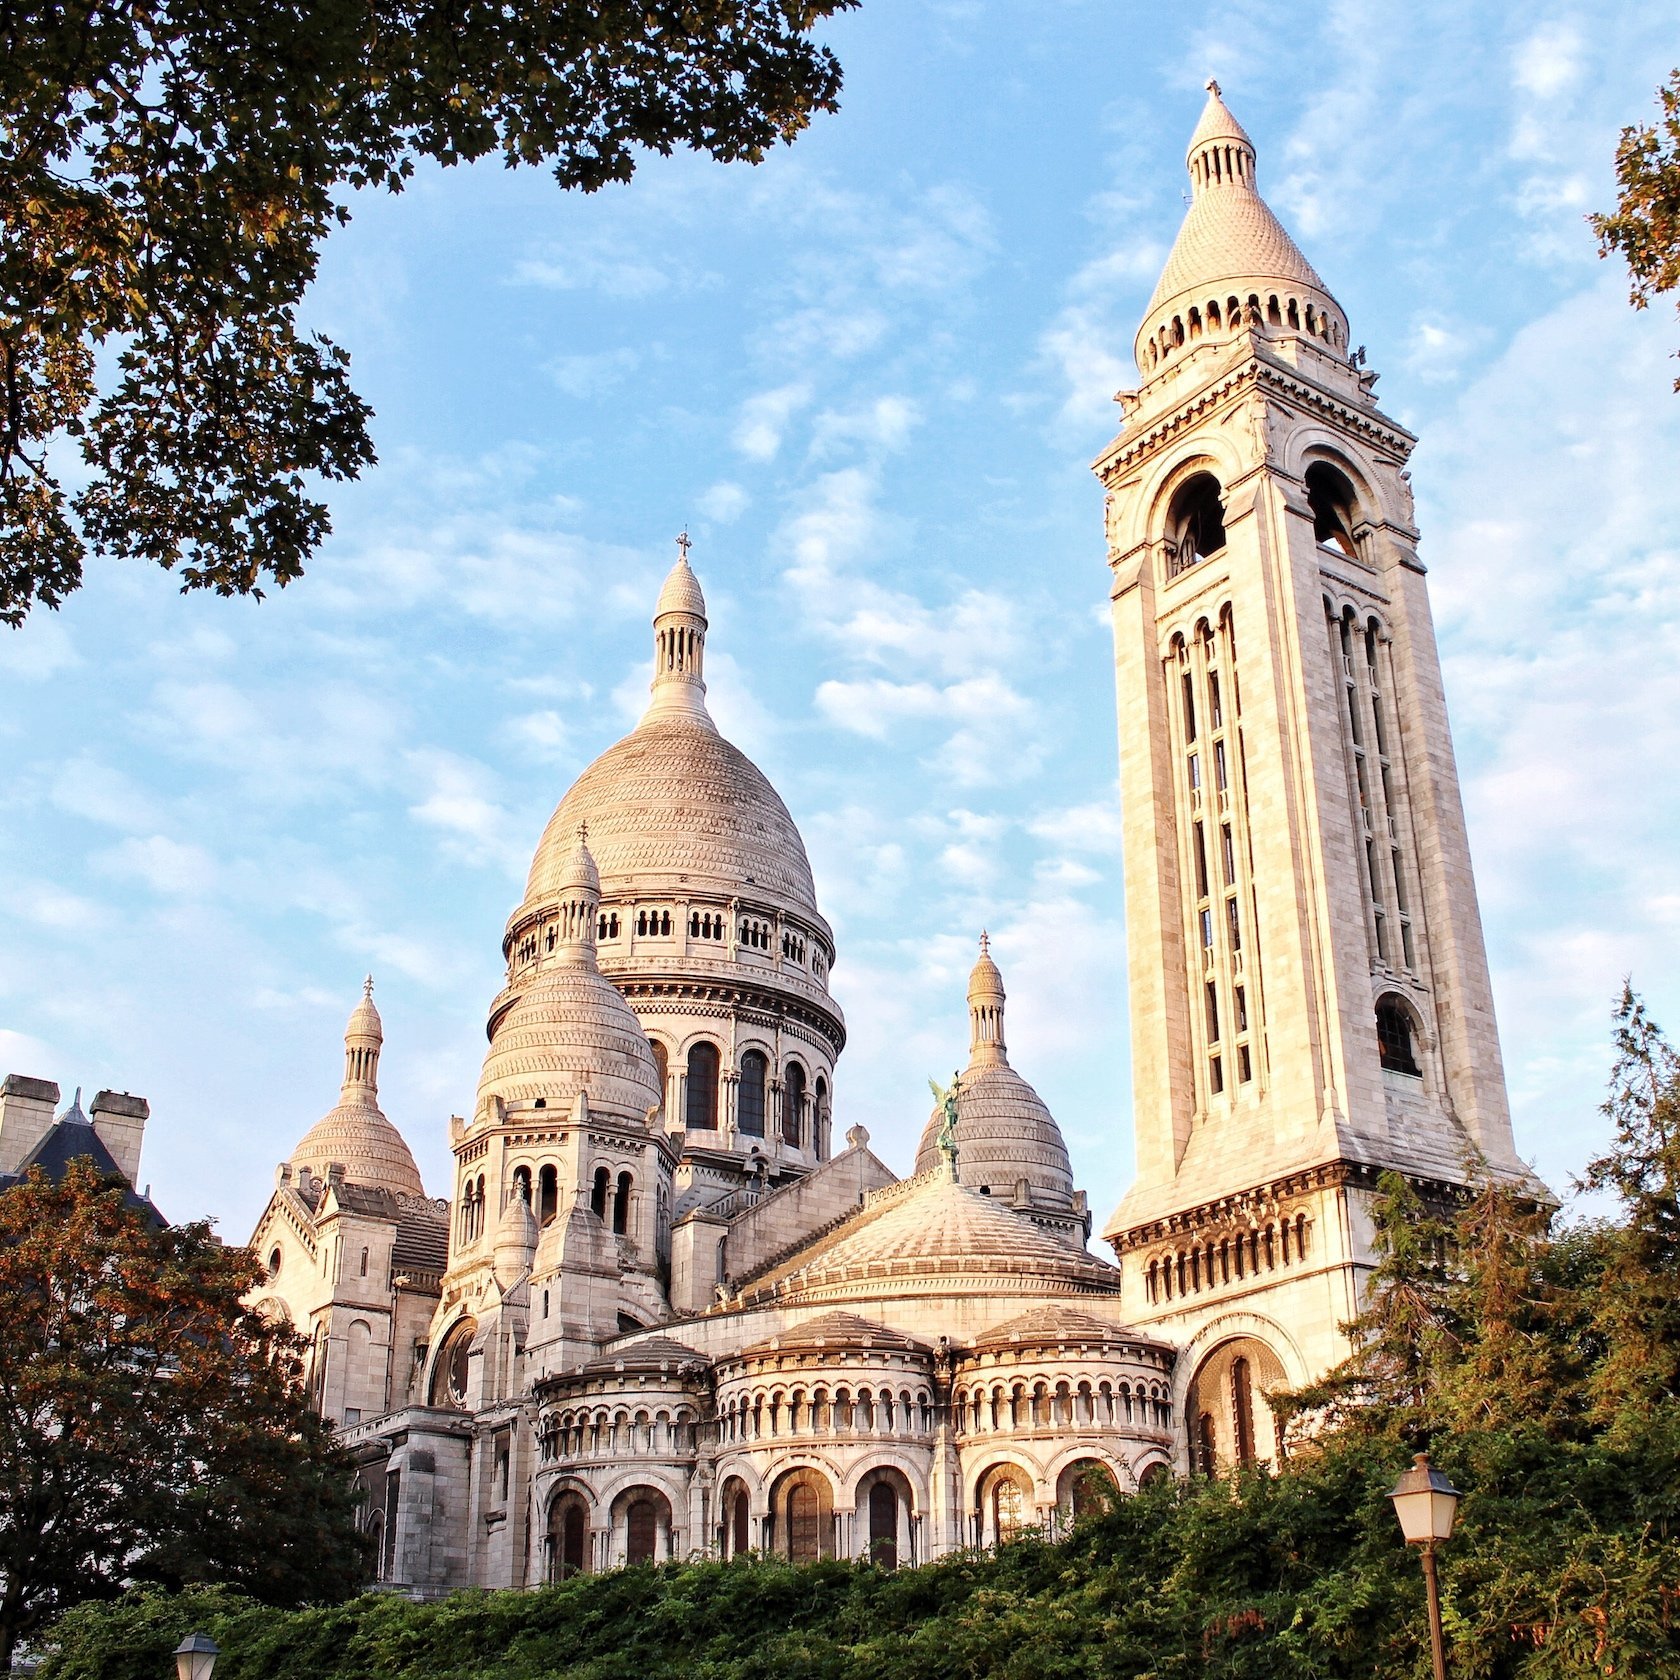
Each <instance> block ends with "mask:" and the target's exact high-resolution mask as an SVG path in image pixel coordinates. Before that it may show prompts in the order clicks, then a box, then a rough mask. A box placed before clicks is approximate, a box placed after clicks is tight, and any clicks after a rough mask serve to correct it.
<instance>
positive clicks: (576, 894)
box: [554, 823, 601, 969]
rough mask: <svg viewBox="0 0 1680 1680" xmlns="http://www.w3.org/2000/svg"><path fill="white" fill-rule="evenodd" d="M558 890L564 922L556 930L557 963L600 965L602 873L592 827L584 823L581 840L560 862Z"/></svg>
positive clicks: (556, 885)
mask: <svg viewBox="0 0 1680 1680" xmlns="http://www.w3.org/2000/svg"><path fill="white" fill-rule="evenodd" d="M555 891H556V893H557V894H558V896H559V899H560V921H559V924H558V926H557V928H556V929H555V945H554V956H555V960H556V961H557V962H560V963H570V964H573V965H574V966H577V967H582V968H590V969H592V968H594V967H595V966H596V950H595V937H596V931H597V930H596V926H595V920H596V917H597V916H598V915H599V914H600V911H601V872H600V870H598V869H597V868H596V867H595V859H594V857H593V855H592V854H591V852H590V850H589V824H588V823H580V824H579V825H578V831H577V841H576V843H575V844H574V845H573V847H572V849H571V851H570V852H568V853H567V854H566V856H565V857H564V858H563V859H562V860H561V862H560V872H559V879H558V880H557V881H556V883H555Z"/></svg>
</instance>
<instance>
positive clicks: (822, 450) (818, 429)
mask: <svg viewBox="0 0 1680 1680" xmlns="http://www.w3.org/2000/svg"><path fill="white" fill-rule="evenodd" d="M920 418H921V416H920V413H919V411H918V409H917V406H916V404H915V403H913V402H911V401H910V400H909V398H907V397H877V398H875V399H874V401H872V402H868V403H865V404H863V405H861V406H859V407H856V408H852V409H848V410H845V411H839V410H835V409H828V410H825V411H824V412H823V413H821V414H819V415H818V416H817V419H816V424H815V426H814V427H813V429H812V438H811V453H812V455H813V456H814V457H815V458H817V459H822V458H824V457H830V456H833V455H836V454H840V453H843V452H844V451H845V450H846V449H847V448H848V447H851V446H855V447H858V448H861V449H863V450H864V451H866V452H867V453H870V454H881V453H888V452H891V451H894V450H898V449H902V448H903V447H904V445H905V443H906V441H907V440H908V439H909V436H910V433H911V431H912V429H913V428H914V427H915V425H916V423H917V421H918V420H919V419H920Z"/></svg>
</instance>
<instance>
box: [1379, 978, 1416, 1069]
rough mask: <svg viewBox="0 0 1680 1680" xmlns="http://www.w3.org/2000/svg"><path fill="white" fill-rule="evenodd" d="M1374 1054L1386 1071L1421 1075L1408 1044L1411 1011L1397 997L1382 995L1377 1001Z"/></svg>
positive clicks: (1409, 1043)
mask: <svg viewBox="0 0 1680 1680" xmlns="http://www.w3.org/2000/svg"><path fill="white" fill-rule="evenodd" d="M1377 1054H1378V1055H1379V1056H1380V1057H1381V1059H1382V1065H1383V1067H1384V1068H1385V1069H1386V1070H1387V1071H1388V1072H1389V1073H1405V1074H1410V1075H1411V1077H1412V1078H1413V1079H1421V1078H1422V1077H1423V1069H1422V1068H1420V1067H1419V1066H1418V1063H1417V1055H1416V1052H1415V1051H1414V1049H1413V1046H1412V1017H1411V1012H1410V1011H1409V1010H1408V1009H1407V1008H1406V1006H1405V1004H1403V1003H1402V1002H1401V1001H1400V1000H1399V999H1398V998H1395V997H1385V998H1381V999H1379V1000H1378V1002H1377Z"/></svg>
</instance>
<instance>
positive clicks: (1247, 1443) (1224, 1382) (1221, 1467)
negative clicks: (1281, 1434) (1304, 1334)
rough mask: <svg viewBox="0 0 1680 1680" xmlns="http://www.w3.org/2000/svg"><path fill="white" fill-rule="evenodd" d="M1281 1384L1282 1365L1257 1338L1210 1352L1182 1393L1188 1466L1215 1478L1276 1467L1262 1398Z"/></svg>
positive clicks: (1273, 1430)
mask: <svg viewBox="0 0 1680 1680" xmlns="http://www.w3.org/2000/svg"><path fill="white" fill-rule="evenodd" d="M1286 1383H1287V1378H1286V1376H1285V1373H1284V1369H1283V1361H1282V1360H1281V1359H1279V1358H1278V1356H1277V1355H1276V1354H1275V1353H1273V1352H1272V1350H1271V1349H1270V1348H1269V1347H1267V1346H1266V1344H1265V1343H1264V1342H1262V1341H1260V1340H1259V1339H1258V1338H1257V1337H1253V1336H1239V1337H1234V1338H1233V1339H1232V1340H1230V1341H1228V1342H1221V1343H1220V1344H1219V1346H1218V1347H1216V1348H1214V1349H1213V1350H1212V1351H1211V1352H1210V1353H1209V1354H1208V1355H1207V1356H1206V1357H1205V1358H1204V1359H1203V1360H1202V1362H1201V1364H1200V1365H1198V1366H1197V1367H1196V1374H1195V1375H1194V1376H1193V1377H1192V1378H1191V1379H1190V1388H1189V1391H1188V1394H1187V1395H1186V1403H1185V1407H1184V1416H1185V1418H1186V1420H1187V1422H1188V1424H1189V1430H1190V1440H1189V1443H1188V1444H1189V1448H1190V1462H1191V1465H1192V1467H1193V1468H1194V1469H1195V1470H1196V1471H1197V1472H1198V1473H1199V1474H1201V1475H1204V1476H1216V1475H1219V1474H1220V1473H1221V1472H1223V1471H1226V1470H1231V1469H1242V1468H1246V1467H1247V1466H1249V1465H1251V1464H1275V1463H1276V1462H1277V1457H1278V1441H1277V1427H1276V1423H1275V1421H1274V1419H1273V1417H1272V1409H1271V1407H1270V1406H1269V1405H1267V1404H1266V1396H1267V1395H1268V1394H1271V1393H1273V1392H1275V1391H1276V1390H1277V1389H1280V1388H1283V1387H1285V1386H1286Z"/></svg>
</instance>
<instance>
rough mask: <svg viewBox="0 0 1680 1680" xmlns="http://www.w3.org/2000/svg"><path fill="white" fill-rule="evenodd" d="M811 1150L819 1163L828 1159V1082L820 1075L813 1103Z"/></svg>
mask: <svg viewBox="0 0 1680 1680" xmlns="http://www.w3.org/2000/svg"><path fill="white" fill-rule="evenodd" d="M811 1148H812V1151H813V1152H814V1153H815V1155H816V1157H817V1159H818V1160H819V1161H826V1160H827V1159H828V1081H827V1080H826V1079H824V1078H823V1076H822V1075H821V1074H820V1073H819V1074H818V1075H817V1083H816V1088H815V1093H814V1095H813V1097H812V1101H811Z"/></svg>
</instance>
